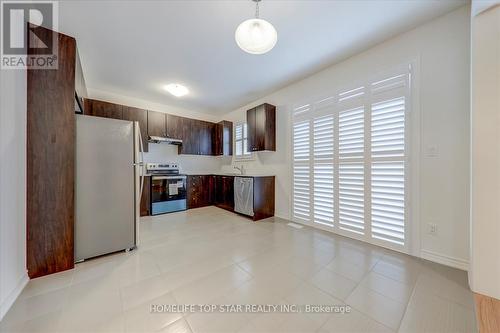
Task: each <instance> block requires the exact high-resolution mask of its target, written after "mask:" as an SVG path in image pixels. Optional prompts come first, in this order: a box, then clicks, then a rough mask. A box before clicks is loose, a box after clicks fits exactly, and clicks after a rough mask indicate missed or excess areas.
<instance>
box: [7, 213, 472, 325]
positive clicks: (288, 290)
mask: <svg viewBox="0 0 500 333" xmlns="http://www.w3.org/2000/svg"><path fill="white" fill-rule="evenodd" d="M284 222H286V221H283V220H279V219H277V218H276V219H269V220H266V221H265V222H259V223H253V222H251V221H250V220H248V219H246V218H243V217H240V216H237V215H235V214H232V213H229V212H226V211H224V210H221V209H218V208H215V207H207V208H201V209H196V210H190V211H187V212H181V213H175V214H169V215H163V216H158V217H147V218H144V219H143V220H142V221H141V227H142V228H141V234H140V239H141V245H140V247H139V249H138V250H137V251H133V252H130V253H120V254H115V255H112V256H107V257H103V258H100V259H95V260H90V261H87V262H84V263H82V264H78V265H77V266H76V268H75V269H74V270H71V271H67V272H63V273H59V274H55V275H51V276H47V277H44V278H39V279H35V280H32V281H30V283H29V284H28V286H27V287H26V289H25V290H24V291H23V293H22V294H21V296H20V298H19V299H18V300H17V301H16V303H15V304H14V306H13V307H12V308H11V310H10V311H9V312H8V313H7V315H6V317H5V318H4V320H3V321H2V322H1V324H0V330H1V331H2V332H77V331H78V332H177V333H181V332H396V331H399V332H473V331H475V330H476V329H475V319H474V311H473V301H472V294H471V292H470V291H469V289H468V288H467V282H466V281H467V276H466V273H465V272H462V271H458V270H454V269H451V268H447V267H444V266H441V265H437V264H433V263H430V262H427V261H422V260H419V259H416V258H413V257H409V256H406V255H402V254H399V253H395V252H392V251H388V250H384V249H381V248H378V247H375V246H371V245H367V244H364V243H361V242H357V241H354V240H350V239H347V238H344V237H339V236H336V235H334V234H330V233H326V232H322V231H319V230H314V229H311V228H304V229H295V228H291V227H289V226H287V225H286V223H284ZM207 303H209V304H282V305H284V304H289V305H290V304H291V305H308V304H309V305H345V304H348V305H350V306H351V307H352V310H351V312H350V313H348V314H328V313H321V314H311V313H295V314H290V313H257V314H255V313H253V314H251V313H208V314H207V313H150V306H151V304H207Z"/></svg>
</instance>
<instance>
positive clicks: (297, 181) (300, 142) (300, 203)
mask: <svg viewBox="0 0 500 333" xmlns="http://www.w3.org/2000/svg"><path fill="white" fill-rule="evenodd" d="M309 160H310V121H309V120H305V121H301V122H298V123H295V124H294V126H293V217H294V218H297V219H302V220H308V219H309V217H310V203H311V195H310V164H309V162H310V161H309Z"/></svg>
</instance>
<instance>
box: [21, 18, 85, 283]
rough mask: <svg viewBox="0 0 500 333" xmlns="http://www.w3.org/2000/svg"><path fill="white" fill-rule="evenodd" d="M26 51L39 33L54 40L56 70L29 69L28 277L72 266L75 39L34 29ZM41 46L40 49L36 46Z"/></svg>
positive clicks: (33, 51) (34, 44)
mask: <svg viewBox="0 0 500 333" xmlns="http://www.w3.org/2000/svg"><path fill="white" fill-rule="evenodd" d="M34 30H36V35H37V36H39V38H35V37H34V36H35V34H34V33H31V34H30V36H31V38H29V39H28V44H29V48H28V50H29V54H30V55H34V54H37V53H38V52H43V50H44V49H43V45H37V44H38V43H41V41H42V40H47V38H41V36H42V35H44V36H46V37H48V40H50V39H51V38H52V36H53V34H54V35H55V37H56V40H57V43H58V57H57V61H58V68H57V69H54V70H53V69H50V70H48V69H28V70H27V144H26V147H27V151H26V159H27V170H26V171H27V173H26V181H27V192H26V195H27V198H26V229H27V230H26V231H27V243H26V263H27V269H28V275H29V277H30V278H36V277H39V276H43V275H48V274H52V273H56V272H60V271H64V270H67V269H71V268H73V267H74V263H75V260H74V231H73V230H74V218H75V215H74V211H75V201H74V198H75V195H74V189H75V145H76V141H75V140H76V137H75V135H76V122H75V111H74V106H75V57H76V41H75V39H74V38H71V37H68V36H66V35H63V34H60V33H57V32H54V31H51V30H49V29H45V28H42V27H38V28H35V29H34ZM37 46H38V47H40V48H38V47H37Z"/></svg>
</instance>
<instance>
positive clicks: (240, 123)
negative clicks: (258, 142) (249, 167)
mask: <svg viewBox="0 0 500 333" xmlns="http://www.w3.org/2000/svg"><path fill="white" fill-rule="evenodd" d="M239 126H243V128H242V138H241V139H240V140H238V139H237V138H236V131H237V128H238V127H239ZM245 126H246V127H247V135H246V137H245V134H244V133H245V129H244V127H245ZM245 140H246V141H247V143H248V124H247V122H246V121H238V122H235V124H234V131H233V142H234V147H233V152H234V155H233V156H234V160H235V161H239V162H245V161H253V160H255V155H254V153H253V152H250V151H247V154H245V153H244V152H245V146H244V145H245ZM238 142H241V145H242V146H241V149H242V151H243V154H242V155H237V151H238V150H237V146H238ZM247 147H248V146H247Z"/></svg>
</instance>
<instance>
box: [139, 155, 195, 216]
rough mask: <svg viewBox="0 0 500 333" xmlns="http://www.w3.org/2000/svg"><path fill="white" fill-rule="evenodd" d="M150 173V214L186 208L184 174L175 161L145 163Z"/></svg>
mask: <svg viewBox="0 0 500 333" xmlns="http://www.w3.org/2000/svg"><path fill="white" fill-rule="evenodd" d="M146 170H147V173H148V174H150V175H151V215H159V214H165V213H171V212H177V211H180V210H186V175H181V174H180V172H179V165H178V164H177V163H147V164H146Z"/></svg>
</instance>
